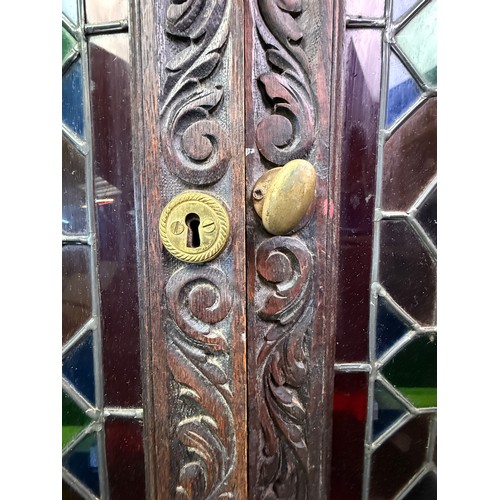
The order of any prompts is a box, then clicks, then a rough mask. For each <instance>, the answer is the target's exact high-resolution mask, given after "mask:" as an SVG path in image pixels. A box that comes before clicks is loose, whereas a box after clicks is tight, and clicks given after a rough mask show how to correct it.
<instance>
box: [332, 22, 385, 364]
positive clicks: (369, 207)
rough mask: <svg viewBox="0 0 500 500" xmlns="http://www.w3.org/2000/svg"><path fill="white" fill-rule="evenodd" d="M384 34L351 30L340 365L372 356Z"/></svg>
mask: <svg viewBox="0 0 500 500" xmlns="http://www.w3.org/2000/svg"><path fill="white" fill-rule="evenodd" d="M381 42H382V33H381V32H380V31H379V30H367V29H359V30H348V32H347V34H346V43H345V45H344V46H345V52H344V67H345V70H344V74H345V91H344V93H345V96H346V99H345V129H344V142H343V155H344V161H343V162H342V167H341V195H340V196H341V203H340V206H341V210H340V229H339V250H340V254H339V267H338V268H339V278H338V279H339V290H340V294H339V302H338V310H337V321H338V322H337V329H336V331H337V344H336V360H337V362H354V361H365V360H366V359H367V356H368V321H369V314H370V292H369V289H370V279H371V278H370V273H371V261H372V245H373V209H374V205H373V204H374V201H375V172H376V164H377V135H378V116H379V92H380V67H381V64H380V57H381Z"/></svg>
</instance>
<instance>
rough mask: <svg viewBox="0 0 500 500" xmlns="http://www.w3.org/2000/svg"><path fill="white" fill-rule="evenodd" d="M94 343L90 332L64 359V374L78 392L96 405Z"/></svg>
mask: <svg viewBox="0 0 500 500" xmlns="http://www.w3.org/2000/svg"><path fill="white" fill-rule="evenodd" d="M93 343H94V342H93V336H92V332H90V333H89V334H88V335H87V336H86V337H85V338H84V340H83V341H82V342H80V343H78V344H77V345H76V346H75V347H74V348H73V349H72V350H71V351H70V352H69V353H68V354H67V355H66V357H65V358H64V359H63V365H62V373H63V375H64V377H65V378H66V379H67V380H68V381H69V382H71V383H72V384H73V385H74V386H75V388H76V389H77V390H78V392H80V393H81V394H82V395H83V396H85V397H86V398H87V399H88V400H89V401H90V402H91V403H92V404H95V379H94V353H93Z"/></svg>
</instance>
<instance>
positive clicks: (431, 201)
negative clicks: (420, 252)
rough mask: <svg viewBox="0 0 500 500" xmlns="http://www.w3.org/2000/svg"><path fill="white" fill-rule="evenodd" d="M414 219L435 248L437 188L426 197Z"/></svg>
mask: <svg viewBox="0 0 500 500" xmlns="http://www.w3.org/2000/svg"><path fill="white" fill-rule="evenodd" d="M415 218H416V219H417V221H418V222H419V223H420V225H421V226H422V227H423V228H424V231H425V232H426V233H427V234H428V235H429V238H430V239H431V240H432V241H433V242H434V245H436V246H437V186H436V187H434V188H433V189H432V191H431V192H430V193H429V194H428V195H427V197H426V198H425V200H424V202H423V203H422V205H421V206H420V207H419V209H418V212H417V215H416V216H415Z"/></svg>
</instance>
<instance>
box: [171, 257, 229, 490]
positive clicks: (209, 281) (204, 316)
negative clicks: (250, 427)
mask: <svg viewBox="0 0 500 500" xmlns="http://www.w3.org/2000/svg"><path fill="white" fill-rule="evenodd" d="M166 290H167V291H168V293H167V296H168V306H169V312H170V315H171V318H172V319H173V321H174V322H175V324H176V325H177V327H178V329H177V328H172V329H169V335H168V336H167V361H168V365H169V367H170V371H171V373H172V375H173V377H174V379H175V381H176V382H177V384H178V387H179V398H180V399H185V400H189V401H190V403H188V404H190V405H191V406H193V404H194V408H196V411H195V415H194V416H190V417H187V418H183V419H181V420H180V421H179V422H177V423H176V424H175V425H176V438H177V439H178V440H179V441H180V442H181V443H182V444H183V445H184V446H185V447H186V450H187V452H188V453H189V456H191V457H192V459H190V460H188V461H186V462H185V463H183V464H182V465H181V467H180V473H179V483H178V486H177V488H176V499H178V500H181V499H195V498H207V499H208V498H210V499H219V498H231V495H232V492H231V491H230V490H229V489H228V484H227V478H228V477H229V475H230V474H231V471H232V470H233V468H234V463H235V459H236V452H235V427H234V418H233V414H232V411H231V408H230V405H231V403H232V392H231V388H230V387H229V382H228V375H227V364H228V362H227V359H228V356H229V348H228V343H227V339H226V337H225V334H224V332H223V331H222V330H218V329H217V328H215V325H216V324H217V323H220V322H221V321H223V320H224V319H225V318H226V316H227V315H228V314H229V313H230V310H231V307H232V300H233V297H232V290H231V286H230V284H229V280H228V278H227V276H226V275H225V273H224V272H222V271H221V270H219V269H217V268H214V267H207V268H205V267H204V268H197V269H196V270H193V269H192V268H187V267H184V268H181V269H180V270H178V271H177V272H176V273H174V274H173V275H172V276H171V278H170V280H169V282H168V284H167V287H166ZM228 495H229V496H228Z"/></svg>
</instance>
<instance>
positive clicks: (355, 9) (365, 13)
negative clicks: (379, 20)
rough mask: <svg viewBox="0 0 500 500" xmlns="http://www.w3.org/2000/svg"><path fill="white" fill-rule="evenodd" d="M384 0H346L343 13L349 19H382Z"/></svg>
mask: <svg viewBox="0 0 500 500" xmlns="http://www.w3.org/2000/svg"><path fill="white" fill-rule="evenodd" d="M384 3H385V2H384V0H346V3H345V13H346V14H347V15H348V16H351V17H383V16H384Z"/></svg>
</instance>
